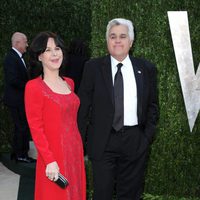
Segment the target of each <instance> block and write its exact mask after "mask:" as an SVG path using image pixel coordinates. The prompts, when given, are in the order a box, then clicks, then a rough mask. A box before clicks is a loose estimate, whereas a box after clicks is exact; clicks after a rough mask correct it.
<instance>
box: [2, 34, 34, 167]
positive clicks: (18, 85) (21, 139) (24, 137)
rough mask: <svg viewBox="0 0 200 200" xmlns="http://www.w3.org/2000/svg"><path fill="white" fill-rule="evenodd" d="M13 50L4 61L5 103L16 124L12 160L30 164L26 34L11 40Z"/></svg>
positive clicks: (15, 36) (13, 36)
mask: <svg viewBox="0 0 200 200" xmlns="http://www.w3.org/2000/svg"><path fill="white" fill-rule="evenodd" d="M11 43H12V48H11V49H10V51H9V52H8V54H7V55H6V57H5V60H4V74H5V90H4V103H5V104H6V105H7V106H8V108H9V110H10V112H11V116H12V119H13V123H14V136H13V142H12V148H13V149H12V151H13V152H12V154H11V159H15V160H16V161H19V162H25V163H30V162H34V160H33V159H32V158H30V157H28V151H29V128H28V124H27V120H26V114H25V109H24V89H25V84H26V82H27V81H28V76H27V68H26V64H25V62H24V59H23V58H22V55H23V54H24V53H25V52H26V49H27V47H28V43H27V37H26V35H25V34H23V33H20V32H15V33H14V34H13V35H12V38H11Z"/></svg>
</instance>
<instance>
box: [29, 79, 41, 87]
mask: <svg viewBox="0 0 200 200" xmlns="http://www.w3.org/2000/svg"><path fill="white" fill-rule="evenodd" d="M40 85H41V78H40V77H37V78H34V79H31V80H29V81H28V82H27V83H26V88H38V87H40Z"/></svg>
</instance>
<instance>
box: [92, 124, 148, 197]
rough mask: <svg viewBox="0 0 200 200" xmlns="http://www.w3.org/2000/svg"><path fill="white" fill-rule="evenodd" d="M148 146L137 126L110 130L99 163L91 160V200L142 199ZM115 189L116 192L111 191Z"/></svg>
mask: <svg viewBox="0 0 200 200" xmlns="http://www.w3.org/2000/svg"><path fill="white" fill-rule="evenodd" d="M148 149H149V143H148V140H147V138H146V137H145V135H144V133H143V130H142V129H140V128H139V127H138V126H132V127H124V128H123V129H122V130H120V131H118V132H115V131H114V130H112V131H111V134H110V139H109V142H108V144H107V146H106V149H105V152H104V154H103V156H102V159H101V160H91V161H92V167H93V179H94V200H112V197H113V193H114V191H115V193H116V198H117V200H139V199H140V200H141V199H142V193H143V189H144V174H145V169H146V164H147V158H148V152H149V151H148ZM114 189H115V190H114Z"/></svg>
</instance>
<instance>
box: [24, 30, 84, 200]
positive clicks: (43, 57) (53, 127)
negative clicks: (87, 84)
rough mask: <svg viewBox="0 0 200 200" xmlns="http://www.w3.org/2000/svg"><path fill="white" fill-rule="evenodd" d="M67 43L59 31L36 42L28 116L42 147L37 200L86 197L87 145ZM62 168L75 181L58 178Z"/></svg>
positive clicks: (81, 199)
mask: <svg viewBox="0 0 200 200" xmlns="http://www.w3.org/2000/svg"><path fill="white" fill-rule="evenodd" d="M63 58H64V45H63V42H62V40H61V39H60V38H59V37H58V36H57V35H56V34H54V33H51V32H41V33H39V34H38V35H37V36H36V37H35V38H34V40H33V42H32V44H31V46H30V65H31V66H30V67H31V68H30V74H31V77H32V80H30V81H29V82H28V83H27V85H26V89H25V107H26V115H27V119H28V123H29V127H30V130H31V135H32V138H33V141H34V143H35V146H36V148H37V150H38V158H37V166H36V183H35V200H85V198H86V183H85V167H84V157H83V146H82V141H81V137H80V134H79V130H78V127H77V111H78V108H79V104H80V102H79V99H78V97H77V96H76V95H75V93H74V92H73V90H74V83H73V81H72V80H71V79H69V78H66V77H62V76H61V75H60V71H61V70H60V67H61V66H62V64H63ZM58 173H61V174H62V175H63V176H65V177H66V178H67V180H68V182H69V185H68V186H67V187H66V188H65V189H63V188H61V187H59V186H58V185H57V184H56V183H55V181H56V180H57V179H58Z"/></svg>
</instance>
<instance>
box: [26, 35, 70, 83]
mask: <svg viewBox="0 0 200 200" xmlns="http://www.w3.org/2000/svg"><path fill="white" fill-rule="evenodd" d="M49 38H53V39H54V42H55V44H56V46H57V47H60V48H61V50H62V53H63V62H62V64H61V68H62V67H63V65H64V64H65V63H66V49H65V45H64V42H63V40H62V39H61V38H60V37H59V36H58V35H57V34H55V33H52V32H49V31H45V32H40V33H39V34H38V35H36V37H35V38H34V39H33V41H32V43H31V45H30V47H29V65H30V69H29V77H30V78H31V79H33V78H36V77H38V76H40V75H43V66H42V63H41V62H40V61H39V60H38V57H39V55H40V54H42V53H44V52H45V50H46V48H47V42H48V39H49ZM61 68H60V69H59V70H60V71H61ZM60 75H61V74H60Z"/></svg>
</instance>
